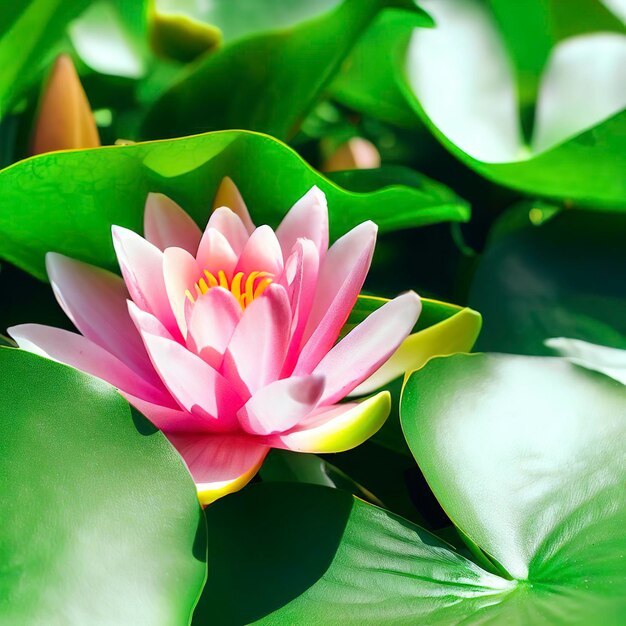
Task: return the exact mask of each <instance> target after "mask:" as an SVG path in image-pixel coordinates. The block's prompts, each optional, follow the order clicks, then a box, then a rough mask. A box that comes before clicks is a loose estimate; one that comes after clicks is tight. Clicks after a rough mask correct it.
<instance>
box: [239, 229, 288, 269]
mask: <svg viewBox="0 0 626 626" xmlns="http://www.w3.org/2000/svg"><path fill="white" fill-rule="evenodd" d="M235 271H236V272H243V273H244V274H250V273H251V272H269V273H270V274H273V275H274V276H277V277H278V276H280V275H281V274H282V272H283V253H282V250H281V249H280V244H279V243H278V239H276V235H275V234H274V231H273V230H272V229H271V228H270V227H269V226H259V227H258V228H257V229H256V230H255V231H254V232H253V233H252V234H251V235H250V239H248V241H247V243H246V246H245V248H244V249H243V252H242V253H241V256H240V257H239V262H238V263H237V269H236V270H235Z"/></svg>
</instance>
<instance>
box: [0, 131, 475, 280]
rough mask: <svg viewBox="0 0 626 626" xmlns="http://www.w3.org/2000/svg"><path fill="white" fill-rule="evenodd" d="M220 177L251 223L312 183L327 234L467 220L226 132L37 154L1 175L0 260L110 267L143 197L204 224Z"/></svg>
mask: <svg viewBox="0 0 626 626" xmlns="http://www.w3.org/2000/svg"><path fill="white" fill-rule="evenodd" d="M224 176H230V177H231V178H233V179H234V181H235V183H236V184H237V185H238V187H239V188H240V190H241V193H242V194H243V197H244V198H245V200H246V202H247V204H248V207H249V209H250V212H251V214H252V217H253V219H254V220H255V222H256V223H257V224H263V223H269V224H270V225H273V226H276V225H277V224H278V222H279V221H280V219H281V218H282V217H283V216H284V215H285V213H286V212H287V211H288V210H289V208H291V206H292V205H293V204H294V203H295V202H296V201H297V200H298V199H299V198H300V197H302V196H303V195H304V194H305V193H306V192H307V191H308V190H309V189H310V188H311V187H312V186H313V185H318V186H319V187H320V188H321V189H322V191H324V192H325V193H326V196H327V199H328V205H329V211H330V227H331V234H332V235H333V236H334V237H337V236H339V235H341V234H343V233H345V232H347V231H348V230H350V229H351V228H353V227H354V226H356V225H357V224H359V223H361V222H363V221H365V220H367V219H371V220H374V221H375V222H376V223H377V224H378V226H379V228H380V231H381V232H385V231H392V230H395V229H398V228H407V227H410V226H420V225H424V224H432V223H433V222H437V221H447V220H466V219H468V217H469V209H468V207H467V205H466V203H464V202H463V201H461V200H459V202H458V203H457V204H453V203H451V201H450V198H448V199H446V200H445V201H444V202H443V204H442V202H441V198H440V195H439V192H437V194H436V195H434V196H433V195H430V196H429V195H428V193H427V194H426V196H425V195H424V192H423V191H421V190H416V189H413V188H411V187H407V186H405V185H402V184H398V185H389V184H388V183H387V184H385V186H384V187H382V188H381V189H378V190H376V191H371V192H370V193H354V192H348V191H345V190H344V189H342V188H340V187H338V186H337V185H335V184H334V183H332V182H330V181H328V180H327V179H326V178H324V177H323V176H322V175H321V174H318V173H317V172H316V171H315V170H313V169H312V168H311V167H310V166H308V165H307V164H306V163H305V162H304V161H303V160H302V159H301V158H300V157H299V156H298V155H297V154H296V153H295V152H293V151H292V150H291V149H289V148H288V147H287V146H285V145H284V144H282V143H280V142H279V141H276V140H275V139H272V138H270V137H267V136H264V135H259V134H255V133H247V132H239V131H229V132H220V133H208V134H206V135H198V136H195V137H186V138H182V139H177V140H170V141H158V142H149V143H141V144H134V145H126V146H112V147H108V148H100V149H95V150H88V151H75V152H64V153H55V154H49V155H42V156H39V157H36V158H33V159H28V160H26V161H22V162H20V163H17V164H16V165H14V166H12V167H9V168H7V169H5V170H3V171H2V172H0V194H1V196H2V198H3V201H2V206H1V207H0V257H2V258H5V259H7V260H10V261H11V262H13V263H15V264H16V265H18V266H20V267H22V268H24V269H26V270H27V271H29V272H31V273H33V274H35V275H36V276H38V277H42V278H43V277H44V276H45V274H44V267H43V264H44V255H45V253H46V252H48V251H51V250H52V251H56V252H61V253H63V254H66V255H68V256H71V257H75V258H79V259H82V260H84V261H87V262H90V263H93V264H95V265H101V266H108V267H111V268H113V267H115V262H114V255H113V246H112V243H111V225H112V224H117V225H120V226H126V227H128V228H131V229H132V230H135V231H138V232H139V231H140V230H141V224H142V221H143V210H144V204H145V201H146V197H147V194H148V192H151V191H152V192H161V193H165V194H166V195H168V196H170V197H171V198H173V199H174V200H176V201H177V202H178V203H179V204H180V205H181V206H182V207H184V208H185V210H186V211H188V212H189V213H190V215H191V216H192V217H193V218H194V219H195V220H196V221H197V222H198V223H199V224H201V225H202V226H204V225H205V223H206V220H207V219H208V215H209V209H210V206H211V203H212V201H213V197H214V195H215V193H216V191H217V188H218V185H219V183H220V181H221V180H222V178H223V177H224ZM400 182H402V181H400ZM428 198H430V199H431V202H430V203H429V201H428ZM435 207H438V208H435ZM391 208H392V209H393V210H391ZM17 216H19V219H16V218H17Z"/></svg>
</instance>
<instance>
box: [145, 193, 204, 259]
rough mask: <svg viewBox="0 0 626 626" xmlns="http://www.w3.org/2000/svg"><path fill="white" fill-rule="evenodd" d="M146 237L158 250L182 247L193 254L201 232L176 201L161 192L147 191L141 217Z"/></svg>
mask: <svg viewBox="0 0 626 626" xmlns="http://www.w3.org/2000/svg"><path fill="white" fill-rule="evenodd" d="M143 230H144V235H145V237H146V239H147V240H148V241H149V242H150V243H152V244H154V245H155V246H156V247H157V248H158V249H159V250H165V248H171V247H176V248H183V249H185V250H187V251H188V252H190V253H191V254H195V253H196V251H197V250H198V244H199V243H200V237H201V236H202V233H201V231H200V229H199V228H198V225H197V224H196V223H195V222H194V221H193V220H192V219H191V217H190V216H189V215H188V214H187V213H186V212H185V211H183V209H181V208H180V207H179V206H178V204H176V202H174V201H173V200H171V199H170V198H168V197H167V196H165V195H163V194H162V193H149V194H148V199H147V200H146V209H145V212H144V217H143Z"/></svg>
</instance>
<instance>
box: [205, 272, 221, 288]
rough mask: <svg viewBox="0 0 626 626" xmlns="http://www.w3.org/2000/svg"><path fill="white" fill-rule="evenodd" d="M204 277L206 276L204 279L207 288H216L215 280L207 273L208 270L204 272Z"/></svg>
mask: <svg viewBox="0 0 626 626" xmlns="http://www.w3.org/2000/svg"><path fill="white" fill-rule="evenodd" d="M204 275H205V276H206V279H207V280H208V281H209V287H217V284H218V283H217V278H215V276H213V274H211V272H209V270H204Z"/></svg>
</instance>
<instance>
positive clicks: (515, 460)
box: [194, 355, 626, 626]
mask: <svg viewBox="0 0 626 626" xmlns="http://www.w3.org/2000/svg"><path fill="white" fill-rule="evenodd" d="M625 411H626V388H625V387H624V386H623V385H621V384H620V383H617V382H616V381H613V380H611V379H610V378H607V377H605V376H603V375H602V374H598V373H595V372H590V371H588V370H585V369H583V368H579V367H577V366H575V365H572V364H571V363H569V362H568V361H567V360H565V359H546V358H539V357H534V358H531V357H519V356H517V357H516V356H505V355H473V356H468V355H456V356H451V357H445V358H439V359H434V360H432V361H430V362H429V363H428V364H427V365H426V367H424V368H422V369H421V370H420V371H418V372H415V373H414V374H413V375H412V376H411V378H410V379H409V381H408V382H407V385H406V388H405V394H404V397H403V425H404V427H405V431H406V434H407V438H408V440H409V444H410V445H411V448H412V450H413V453H414V454H415V456H416V458H417V459H418V462H419V464H420V466H421V468H422V470H423V471H424V473H425V475H426V478H427V479H428V481H429V483H430V485H431V486H432V488H433V490H434V492H435V494H436V495H437V497H438V498H439V500H440V502H441V503H442V505H443V506H444V508H445V509H446V511H447V512H448V513H449V514H450V515H451V517H452V518H453V520H454V521H455V522H456V524H457V525H458V526H459V528H460V530H461V532H462V533H464V534H465V535H466V537H467V543H468V544H469V546H470V547H471V548H472V549H473V550H476V551H477V557H478V558H479V559H480V561H481V562H482V563H484V565H485V567H486V568H487V569H484V568H482V567H480V566H479V565H477V564H476V563H474V562H472V561H471V560H469V559H467V558H465V557H463V556H462V555H461V554H460V553H459V552H457V551H456V550H454V549H453V548H452V547H451V546H450V545H448V544H446V543H444V542H443V541H441V540H440V539H438V538H436V537H434V536H433V535H431V534H429V533H427V532H426V531H424V530H423V529H421V528H419V527H418V526H415V525H413V524H410V523H409V522H407V521H405V520H403V519H401V518H398V517H396V516H394V515H392V514H390V513H388V512H386V511H384V510H381V509H378V508H376V507H374V506H372V505H368V504H366V503H365V502H362V501H360V500H358V499H355V498H353V497H352V496H350V495H349V494H347V493H345V492H341V491H339V490H331V489H326V488H324V487H319V486H313V485H293V484H292V485H284V484H282V485H281V484H262V485H255V486H253V487H251V488H250V489H248V490H246V491H245V492H243V493H239V494H235V495H234V496H230V497H228V498H225V499H223V500H221V501H219V502H218V503H216V504H215V505H213V506H212V507H210V508H209V509H208V510H207V522H208V529H209V536H210V537H213V538H215V540H214V541H213V542H211V543H210V548H209V558H210V562H211V563H212V567H211V568H209V581H208V583H207V586H206V588H205V592H204V594H203V597H202V599H201V601H200V603H199V605H198V607H197V609H196V611H195V614H194V624H197V625H198V626H200V625H202V624H209V623H215V622H219V623H220V624H248V623H261V624H294V623H306V624H314V625H317V624H320V625H321V624H328V623H346V624H359V623H361V624H362V623H376V624H416V623H421V624H429V625H432V626H448V625H449V624H458V623H463V624H467V625H468V626H474V625H475V626H478V625H480V624H485V623H496V624H513V625H519V626H522V625H525V624H544V623H545V624H551V625H561V624H563V625H564V626H565V625H568V626H569V625H571V624H580V625H582V624H603V625H607V626H613V625H615V626H617V625H618V624H620V623H621V618H622V616H623V611H624V609H625V608H626V603H625V602H624V593H623V592H624V584H623V582H624V581H623V560H624V556H625V552H626V535H625V534H624V532H623V529H624V527H625V525H626V506H625V504H624V498H623V483H624V480H625V479H626V466H625V465H626V464H625V463H624V454H623V450H622V448H623V446H622V442H623V439H624V436H625V435H626V422H625V420H624V419H623V417H624V412H625ZM253 516H254V518H255V524H254V525H253V526H252V527H250V525H249V523H248V520H249V519H250V518H252V517H253ZM489 570H491V571H489ZM235 577H236V580H237V584H236V585H234V584H232V580H233V579H234V578H235Z"/></svg>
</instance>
